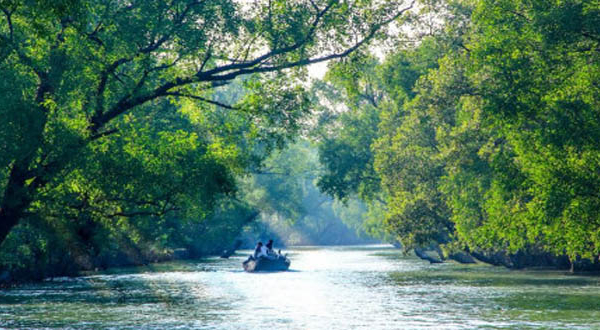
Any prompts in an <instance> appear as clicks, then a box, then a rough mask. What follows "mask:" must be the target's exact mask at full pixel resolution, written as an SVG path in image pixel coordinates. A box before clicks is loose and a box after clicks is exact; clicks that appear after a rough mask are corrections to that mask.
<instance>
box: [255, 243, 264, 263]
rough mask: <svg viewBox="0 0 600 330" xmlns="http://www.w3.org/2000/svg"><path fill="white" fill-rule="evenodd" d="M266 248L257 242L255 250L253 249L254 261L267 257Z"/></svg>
mask: <svg viewBox="0 0 600 330" xmlns="http://www.w3.org/2000/svg"><path fill="white" fill-rule="evenodd" d="M266 250H267V249H266V248H265V247H264V246H263V243H262V242H258V244H256V248H254V255H253V256H254V259H257V260H258V258H260V257H262V256H265V257H266V256H267V253H266Z"/></svg>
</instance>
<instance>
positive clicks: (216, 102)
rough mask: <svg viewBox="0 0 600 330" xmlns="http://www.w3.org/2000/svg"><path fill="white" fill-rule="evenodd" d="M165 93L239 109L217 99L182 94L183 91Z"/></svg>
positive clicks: (230, 108)
mask: <svg viewBox="0 0 600 330" xmlns="http://www.w3.org/2000/svg"><path fill="white" fill-rule="evenodd" d="M165 95H167V96H177V97H187V98H190V99H194V100H199V101H202V102H206V103H210V104H213V105H216V106H219V107H221V108H225V109H229V110H239V109H238V108H236V107H233V106H231V105H228V104H224V103H221V102H218V101H213V100H209V99H206V98H204V97H202V96H197V95H191V94H184V93H179V92H168V93H166V94H165Z"/></svg>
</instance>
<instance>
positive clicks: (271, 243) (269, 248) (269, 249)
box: [267, 239, 275, 253]
mask: <svg viewBox="0 0 600 330" xmlns="http://www.w3.org/2000/svg"><path fill="white" fill-rule="evenodd" d="M267 253H275V251H273V240H272V239H270V240H269V242H268V243H267Z"/></svg>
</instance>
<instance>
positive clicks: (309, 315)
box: [0, 246, 600, 330]
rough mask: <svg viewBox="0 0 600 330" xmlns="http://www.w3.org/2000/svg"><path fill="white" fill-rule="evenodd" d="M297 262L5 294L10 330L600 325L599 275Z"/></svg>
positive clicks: (342, 257)
mask: <svg viewBox="0 0 600 330" xmlns="http://www.w3.org/2000/svg"><path fill="white" fill-rule="evenodd" d="M291 252H292V253H291V254H290V257H291V259H292V267H291V268H292V271H289V272H280V273H262V274H248V273H244V272H243V271H241V262H242V261H243V259H244V258H245V255H244V254H243V253H242V254H240V255H238V256H235V257H233V258H232V259H229V260H222V259H209V260H205V261H202V262H174V263H168V264H159V265H153V266H149V267H141V268H129V269H116V270H112V271H111V273H106V274H103V275H94V276H88V277H82V278H77V279H57V280H53V281H47V282H44V283H41V284H35V285H28V286H23V287H19V288H16V289H11V290H4V291H0V328H7V329H52V328H64V329H166V328H169V329H257V328H265V327H270V328H273V329H282V328H285V329H328V330H334V329H400V328H401V329H576V328H580V329H600V321H598V320H600V299H599V298H600V280H599V279H598V278H593V277H578V276H565V275H564V274H561V273H557V272H551V273H548V272H515V271H508V270H505V269H502V268H495V267H489V266H484V265H474V266H469V267H465V266H461V265H456V264H441V265H429V264H427V263H424V262H422V261H420V260H417V259H414V258H411V257H405V256H402V255H401V254H400V253H399V251H397V250H395V249H392V248H390V247H385V246H367V247H337V248H298V249H295V250H293V251H291Z"/></svg>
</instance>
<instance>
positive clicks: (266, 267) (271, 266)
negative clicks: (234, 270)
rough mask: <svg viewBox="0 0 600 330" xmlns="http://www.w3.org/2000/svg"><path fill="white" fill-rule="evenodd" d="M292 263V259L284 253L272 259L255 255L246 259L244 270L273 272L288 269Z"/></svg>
mask: <svg viewBox="0 0 600 330" xmlns="http://www.w3.org/2000/svg"><path fill="white" fill-rule="evenodd" d="M290 264H291V261H290V259H288V258H287V257H286V256H284V255H277V258H272V259H271V258H265V257H260V258H258V259H254V257H253V256H249V257H248V259H246V261H244V263H243V266H244V270H245V271H247V272H260V271H266V272H273V271H283V270H288V268H290Z"/></svg>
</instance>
